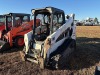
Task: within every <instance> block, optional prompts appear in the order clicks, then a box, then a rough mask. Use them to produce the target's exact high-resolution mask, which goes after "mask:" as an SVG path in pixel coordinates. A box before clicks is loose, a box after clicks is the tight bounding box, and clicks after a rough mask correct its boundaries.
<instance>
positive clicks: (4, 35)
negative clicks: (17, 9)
mask: <svg viewBox="0 0 100 75" xmlns="http://www.w3.org/2000/svg"><path fill="white" fill-rule="evenodd" d="M4 17H5V25H4V27H3V28H2V30H0V51H1V52H2V51H4V50H8V49H9V48H11V47H12V46H16V47H22V46H24V34H25V33H27V32H29V31H31V30H32V27H33V20H30V14H24V13H8V14H4Z"/></svg>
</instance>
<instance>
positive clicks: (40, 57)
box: [20, 7, 76, 69]
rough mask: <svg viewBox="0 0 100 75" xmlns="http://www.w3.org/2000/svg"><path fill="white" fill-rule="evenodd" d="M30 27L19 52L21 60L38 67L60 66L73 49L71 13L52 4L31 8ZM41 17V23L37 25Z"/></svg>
mask: <svg viewBox="0 0 100 75" xmlns="http://www.w3.org/2000/svg"><path fill="white" fill-rule="evenodd" d="M32 14H33V15H34V26H33V30H32V31H30V32H28V33H26V34H25V35H24V41H25V47H24V49H23V51H21V52H20V54H21V57H22V60H24V61H25V60H28V61H31V62H34V63H36V64H39V65H40V68H42V69H44V68H45V67H52V68H54V69H63V67H64V66H65V65H66V60H67V58H68V56H69V54H70V53H71V52H73V51H74V50H75V48H76V32H75V29H76V26H75V25H74V14H71V15H70V16H67V20H66V21H65V14H64V11H63V10H61V9H58V8H54V7H45V8H42V9H32ZM36 19H40V26H36Z"/></svg>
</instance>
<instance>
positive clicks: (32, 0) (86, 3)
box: [0, 0, 100, 21]
mask: <svg viewBox="0 0 100 75" xmlns="http://www.w3.org/2000/svg"><path fill="white" fill-rule="evenodd" d="M47 6H53V7H56V8H60V9H62V10H64V11H65V14H66V15H67V14H71V13H74V14H75V17H76V19H77V20H83V19H86V18H87V17H91V18H95V17H97V18H98V19H99V21H100V0H0V14H6V13H9V12H14V13H29V14H31V9H35V8H43V7H47Z"/></svg>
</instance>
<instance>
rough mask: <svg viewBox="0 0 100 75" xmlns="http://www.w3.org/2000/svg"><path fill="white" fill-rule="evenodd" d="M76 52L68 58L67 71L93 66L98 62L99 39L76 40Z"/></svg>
mask: <svg viewBox="0 0 100 75" xmlns="http://www.w3.org/2000/svg"><path fill="white" fill-rule="evenodd" d="M76 46H77V47H76V51H74V52H73V53H72V54H71V55H70V56H69V61H68V62H67V70H80V69H84V68H90V67H91V66H95V65H96V64H97V63H99V61H100V38H87V37H79V38H77V44H76Z"/></svg>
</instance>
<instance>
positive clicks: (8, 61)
mask: <svg viewBox="0 0 100 75" xmlns="http://www.w3.org/2000/svg"><path fill="white" fill-rule="evenodd" d="M76 31H77V50H76V51H75V52H74V53H73V54H72V56H70V61H69V62H68V63H67V67H68V68H67V70H48V69H45V70H41V69H40V68H39V67H38V65H36V64H33V63H31V62H23V61H21V57H20V55H19V51H17V50H18V49H15V48H13V49H12V50H11V51H7V52H4V53H3V54H2V53H0V75H94V71H95V66H96V65H100V26H79V27H77V30H76ZM20 50H21V49H20Z"/></svg>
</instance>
